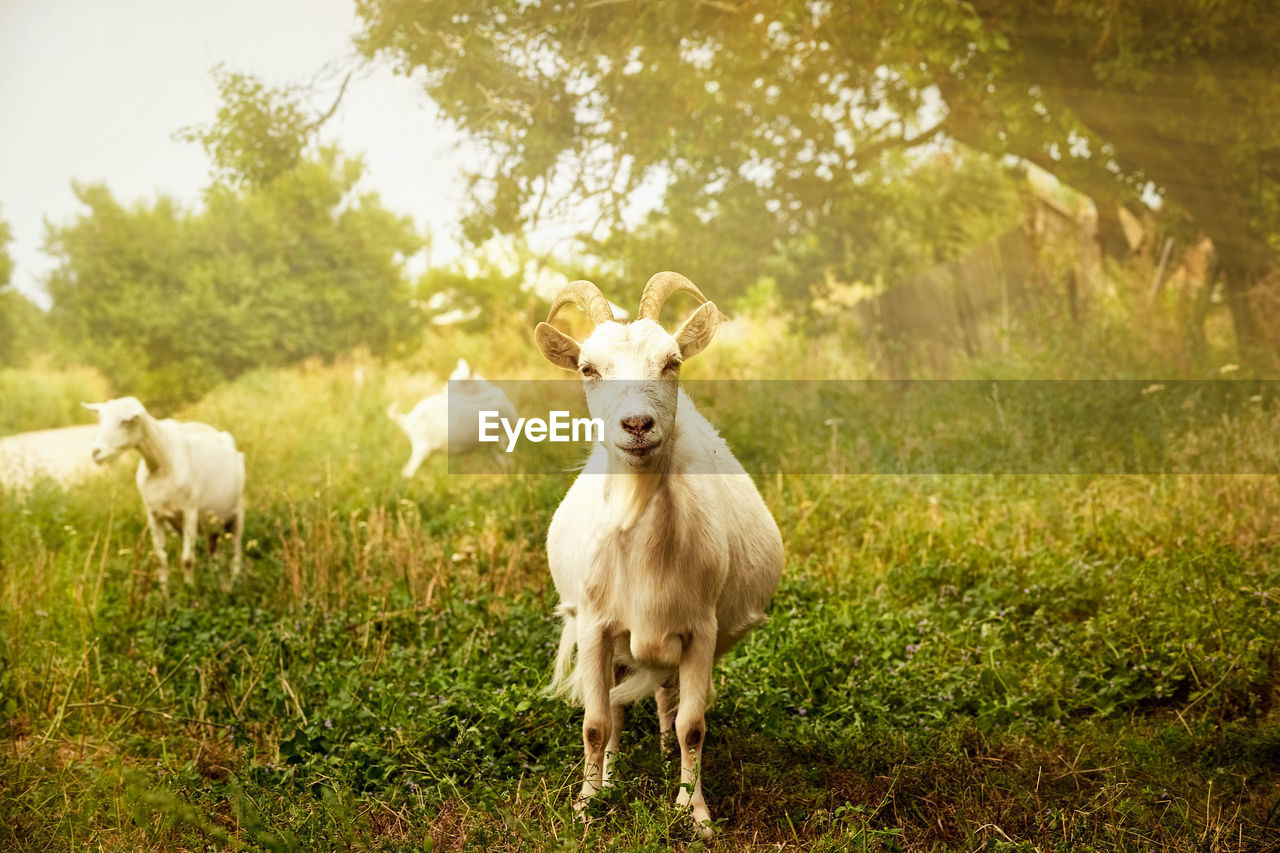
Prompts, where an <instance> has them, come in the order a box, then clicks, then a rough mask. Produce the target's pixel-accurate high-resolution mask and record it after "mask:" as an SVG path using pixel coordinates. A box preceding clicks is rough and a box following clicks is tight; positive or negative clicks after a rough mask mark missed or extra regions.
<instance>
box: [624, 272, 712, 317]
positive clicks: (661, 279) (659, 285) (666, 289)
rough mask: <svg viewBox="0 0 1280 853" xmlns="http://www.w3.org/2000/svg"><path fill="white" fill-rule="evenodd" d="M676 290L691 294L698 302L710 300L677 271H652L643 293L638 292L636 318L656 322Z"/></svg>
mask: <svg viewBox="0 0 1280 853" xmlns="http://www.w3.org/2000/svg"><path fill="white" fill-rule="evenodd" d="M677 290H683V291H684V292H685V293H688V294H692V295H693V296H695V297H697V299H698V301H699V302H710V301H711V300H709V299H707V297H705V296H703V295H702V291H701V290H698V288H697V287H695V286H694V283H693V282H691V281H689V279H687V278H685V277H684V276H682V275H680V273H678V272H660V273H654V275H653V278H651V279H649V281H648V282H647V283H646V284H645V286H644V293H642V294H640V308H639V310H637V311H636V319H637V320H653V321H654V322H657V320H658V315H659V314H660V313H661V312H662V306H663V304H664V303H665V302H666V301H667V299H669V298H670V297H671V294H673V293H675V292H676V291H677Z"/></svg>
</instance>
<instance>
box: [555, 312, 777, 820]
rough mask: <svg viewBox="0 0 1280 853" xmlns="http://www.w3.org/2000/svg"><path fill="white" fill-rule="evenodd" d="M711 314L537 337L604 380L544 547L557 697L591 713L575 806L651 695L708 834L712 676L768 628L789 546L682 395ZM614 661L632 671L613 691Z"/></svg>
mask: <svg viewBox="0 0 1280 853" xmlns="http://www.w3.org/2000/svg"><path fill="white" fill-rule="evenodd" d="M703 308H704V309H707V310H705V311H703V310H701V309H700V311H699V312H697V313H695V315H694V317H692V318H690V320H689V321H688V322H687V323H686V324H685V326H684V327H682V328H681V329H680V331H679V332H677V333H676V335H675V336H674V337H673V336H672V335H669V334H667V333H666V332H665V331H663V330H662V328H661V327H660V326H658V325H657V324H656V323H655V322H653V321H651V320H645V319H642V320H638V321H636V322H634V323H632V324H630V325H628V326H623V325H621V324H618V323H609V322H606V323H601V324H600V325H599V326H597V327H596V328H595V330H594V331H593V332H592V334H591V336H590V337H588V338H587V339H586V340H585V341H583V342H582V343H581V345H580V351H577V348H576V347H575V345H574V342H573V341H572V339H568V338H563V339H562V340H558V339H556V334H558V333H553V334H551V335H546V334H543V333H542V332H540V335H539V343H540V345H541V346H542V348H543V352H544V354H545V355H547V357H548V358H549V359H550V360H551V361H553V362H554V363H557V364H560V365H561V366H565V367H570V366H575V367H578V368H582V369H589V370H591V371H592V372H593V373H594V374H595V375H596V376H598V377H601V378H588V379H586V380H585V381H584V386H585V391H586V396H587V401H588V408H589V409H590V410H591V415H592V416H593V417H597V416H598V417H601V418H602V419H603V420H604V423H605V441H604V442H603V443H600V444H597V445H596V446H595V448H594V450H593V451H592V453H591V455H590V457H589V458H588V460H587V463H586V466H585V467H584V469H583V471H582V473H581V474H580V475H579V476H578V478H577V479H576V480H575V482H574V484H573V486H572V487H571V488H570V489H569V492H568V494H567V495H566V496H565V498H564V501H563V502H562V503H561V504H560V507H559V508H558V509H557V510H556V513H555V516H554V518H553V519H552V522H551V528H550V531H549V532H548V536H547V557H548V560H549V563H550V567H551V574H552V578H553V579H554V582H555V586H556V590H557V592H558V593H559V594H560V599H561V604H560V608H559V612H560V614H561V616H562V618H563V620H564V626H563V630H562V633H561V638H560V645H559V651H558V653H557V655H556V664H555V677H554V680H553V684H552V688H553V690H554V691H555V692H559V693H564V694H568V695H569V696H570V697H571V698H572V699H573V700H574V701H575V702H576V703H578V704H581V705H583V706H584V708H585V719H584V723H583V738H584V745H585V750H586V765H587V766H586V778H585V780H584V783H583V788H582V793H581V797H580V801H585V800H586V799H587V798H589V797H590V796H592V795H593V794H594V793H595V792H596V791H597V790H598V789H599V788H600V787H601V786H602V785H604V784H606V783H607V782H608V779H609V774H610V764H611V754H612V753H613V752H615V751H616V750H617V747H618V734H619V729H620V727H621V724H622V706H624V705H626V704H628V703H630V702H633V701H635V700H636V699H639V698H641V697H642V696H645V695H647V694H649V693H651V692H652V693H654V694H655V698H656V699H657V702H658V715H659V729H660V732H661V734H662V738H663V740H664V741H666V740H668V739H669V737H670V732H671V728H672V714H673V712H674V714H675V720H674V722H675V729H676V734H677V736H678V738H679V742H680V746H681V785H682V787H681V790H680V794H679V795H678V797H677V802H678V803H680V804H681V805H686V806H689V807H690V808H691V809H692V812H693V817H694V819H695V821H696V822H697V824H698V826H699V828H700V831H702V832H703V833H704V834H709V833H710V829H709V821H710V814H709V811H708V809H707V806H706V802H705V799H704V797H703V795H702V790H701V752H702V742H703V734H704V732H705V721H704V712H705V709H706V705H707V702H708V701H709V699H710V696H711V693H712V687H711V671H712V666H713V664H714V661H715V660H716V659H717V658H719V657H720V656H721V655H722V654H724V653H725V652H726V651H728V650H729V649H730V648H732V647H733V646H734V645H735V644H736V643H737V642H738V641H739V640H740V639H741V638H742V637H743V635H745V634H746V633H747V632H748V631H750V630H751V629H752V628H754V627H755V626H757V625H759V624H761V623H762V622H763V621H764V619H765V616H764V609H765V607H766V606H767V605H768V603H769V600H770V599H771V598H772V596H773V592H774V590H775V588H776V587H777V584H778V579H779V577H780V575H781V571H782V564H783V546H782V538H781V535H780V534H779V532H778V527H777V524H776V523H775V522H774V520H773V517H772V515H771V514H770V512H769V510H768V508H767V507H766V505H765V503H764V500H763V499H762V498H761V496H760V493H759V491H758V490H757V489H756V486H755V484H754V483H753V482H752V480H751V478H750V476H749V475H748V474H747V473H746V472H745V470H744V469H743V468H742V466H741V464H740V463H739V462H738V461H737V460H736V459H735V458H734V457H733V454H732V453H731V451H730V450H729V447H728V445H727V444H726V443H725V441H724V440H723V439H722V438H721V437H720V435H719V434H718V433H717V432H716V430H715V429H714V428H713V427H712V426H711V424H710V423H708V421H707V420H706V418H704V417H703V416H702V414H701V413H699V412H698V411H697V409H696V408H695V407H694V405H693V403H692V401H691V400H690V399H689V398H688V397H687V396H686V395H685V393H684V392H683V391H681V390H678V388H677V385H676V374H678V371H679V362H680V361H682V360H683V358H684V357H686V356H688V355H693V354H695V353H696V352H698V351H699V350H701V349H702V347H703V346H705V345H706V343H707V342H708V341H709V340H710V337H711V334H712V333H713V332H714V327H715V323H716V318H717V317H718V312H717V311H716V310H715V306H714V305H711V304H709V303H708V304H707V305H704V306H703ZM699 314H701V315H702V317H701V318H699ZM695 321H698V322H697V323H695ZM691 325H693V326H694V328H692V329H690V326H691ZM543 331H545V330H543ZM562 348H563V349H562ZM673 364H674V367H673ZM610 379H622V380H640V381H621V382H610V381H609V380H610ZM638 414H645V415H651V416H652V418H653V424H652V426H651V427H650V428H649V429H648V430H647V431H646V432H645V433H644V434H643V435H642V436H640V437H636V436H634V435H633V434H631V433H630V432H629V431H628V430H627V429H626V428H625V426H622V424H623V423H624V421H625V420H627V419H628V418H630V417H631V416H633V415H638ZM628 449H630V450H632V451H633V452H628ZM637 453H638V454H639V455H636V454H637ZM575 649H576V652H577V661H576V664H575V661H574V656H575ZM617 666H625V667H627V668H628V670H629V671H630V674H629V675H627V676H626V677H625V678H624V679H623V680H622V681H620V682H618V683H617V684H615V683H614V673H615V667H617ZM677 681H678V686H679V694H678V710H677V706H676V702H677V695H676V692H675V690H674V689H673V688H674V687H675V686H676V682H677ZM605 733H607V734H605ZM602 735H604V737H603V738H602ZM604 740H607V743H605V742H604Z"/></svg>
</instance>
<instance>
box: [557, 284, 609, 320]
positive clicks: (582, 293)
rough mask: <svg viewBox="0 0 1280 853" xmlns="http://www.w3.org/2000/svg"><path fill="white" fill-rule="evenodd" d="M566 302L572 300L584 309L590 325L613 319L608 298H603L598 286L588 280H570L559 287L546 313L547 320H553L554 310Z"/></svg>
mask: <svg viewBox="0 0 1280 853" xmlns="http://www.w3.org/2000/svg"><path fill="white" fill-rule="evenodd" d="M568 302H572V303H573V304H574V305H577V306H578V307H579V308H581V309H582V310H583V311H586V312H587V316H588V317H590V318H591V325H593V326H598V325H600V324H601V323H608V322H610V321H611V320H613V308H611V307H610V306H609V300H608V299H605V298H604V294H603V293H601V292H600V288H598V287H596V286H595V285H594V284H592V283H591V282H589V281H586V280H583V279H579V280H578V281H571V282H569V283H568V284H566V285H565V286H564V287H562V288H560V292H559V293H557V294H556V298H555V300H554V301H553V302H552V303H551V311H550V312H548V313H547V322H548V323H550V322H551V321H552V320H554V319H555V316H556V312H557V311H559V310H560V309H561V308H563V307H564V306H565V303H568Z"/></svg>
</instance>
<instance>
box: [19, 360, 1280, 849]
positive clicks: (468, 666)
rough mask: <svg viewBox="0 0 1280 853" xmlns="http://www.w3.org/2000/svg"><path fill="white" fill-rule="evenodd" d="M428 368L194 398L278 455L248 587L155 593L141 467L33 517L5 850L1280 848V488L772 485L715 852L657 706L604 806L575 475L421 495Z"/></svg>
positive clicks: (207, 567)
mask: <svg viewBox="0 0 1280 853" xmlns="http://www.w3.org/2000/svg"><path fill="white" fill-rule="evenodd" d="M827 345H829V344H826V345H824V346H827ZM776 346H777V348H778V349H779V351H781V350H786V351H799V350H801V349H803V345H802V344H799V343H797V342H796V341H795V340H794V339H792V338H781V339H780V340H779V341H778V343H777V344H776ZM442 349H443V348H442ZM714 349H715V348H714V347H713V348H712V350H713V351H714ZM778 354H779V353H778V351H775V352H773V355H774V356H778ZM753 357H754V358H756V359H759V360H761V361H762V363H768V361H769V357H770V352H769V351H768V350H767V349H766V348H763V347H756V348H755V350H754V353H753ZM504 358H506V359H508V360H509V363H506V364H503V365H501V366H500V367H499V368H498V369H485V368H484V367H483V365H484V361H483V360H481V359H477V360H476V363H477V365H478V366H481V367H482V369H483V370H485V372H486V373H488V374H490V375H495V376H498V375H504V372H505V373H506V375H544V376H545V375H553V374H549V373H546V372H540V371H542V370H543V369H542V368H541V367H536V368H535V367H534V366H533V363H532V362H531V361H528V362H526V363H525V364H524V365H523V367H521V366H519V362H518V359H517V357H516V356H514V355H509V356H504ZM775 363H777V362H775ZM724 364H725V363H718V362H713V361H709V365H710V367H709V368H708V371H707V373H705V374H704V375H716V374H715V373H714V370H716V369H719V368H720V367H722V366H724ZM449 366H450V365H448V364H434V362H433V363H432V365H431V367H432V369H433V370H434V371H436V372H438V373H443V372H447V369H448V367H449ZM753 369H754V368H753ZM517 371H518V372H517ZM762 372H765V371H762ZM412 382H413V380H412V378H411V376H410V375H409V374H405V373H385V372H381V371H374V372H372V374H371V378H370V382H369V383H368V384H367V385H365V386H364V387H363V388H360V389H357V388H356V387H355V386H354V385H353V384H352V381H351V375H350V371H349V370H348V369H346V368H344V367H339V368H332V369H330V368H320V367H314V366H312V367H303V368H299V369H295V370H289V371H279V372H271V373H267V372H263V373H257V374H252V375H249V376H246V377H243V378H242V379H241V380H239V381H237V382H236V383H234V384H232V385H230V386H228V387H226V388H223V389H221V390H219V391H217V392H215V393H214V394H212V395H211V396H210V397H208V398H206V399H205V400H203V401H202V402H201V403H199V404H197V405H196V406H194V407H192V408H190V409H189V410H187V411H186V412H183V413H181V415H182V416H183V417H191V418H197V419H202V420H207V421H209V422H211V423H215V424H218V425H221V426H225V427H228V428H230V429H232V430H233V431H234V432H235V434H236V436H237V439H238V441H239V443H240V445H241V447H242V449H243V450H244V451H245V453H246V456H247V458H248V467H249V477H250V488H249V494H248V502H249V519H248V529H247V533H246V542H247V551H246V555H247V565H246V570H245V575H244V577H243V578H242V580H241V582H240V583H238V584H237V585H236V586H235V587H234V588H232V589H230V590H226V589H224V588H223V583H222V582H223V579H224V578H223V574H224V572H225V568H226V566H225V563H220V562H216V561H214V562H210V561H209V560H207V559H206V558H204V557H203V552H201V553H202V557H201V563H200V565H199V567H198V584H197V587H196V588H194V589H187V588H183V587H182V586H181V585H180V584H176V580H175V586H174V588H173V589H172V590H171V591H170V593H169V594H168V595H167V596H165V595H163V594H162V593H161V591H160V590H158V589H157V588H156V586H155V584H154V574H153V566H152V563H151V559H150V555H149V544H148V541H147V538H146V534H145V530H144V526H143V523H142V517H141V512H140V510H139V505H138V497H137V494H136V491H135V490H134V488H133V485H132V482H131V476H130V473H129V471H130V468H131V464H132V463H131V462H124V463H120V464H118V465H117V466H116V467H115V468H114V469H113V470H111V471H110V472H108V473H107V475H106V476H104V477H103V478H101V479H99V480H96V481H94V482H91V483H88V484H85V485H84V486H82V487H79V488H76V489H70V490H63V489H61V488H59V487H57V486H55V485H53V484H51V483H48V482H42V483H40V484H38V485H37V486H36V487H35V489H34V490H33V491H32V492H31V493H30V494H28V495H25V496H20V495H17V494H11V493H0V531H2V532H3V536H2V538H0V561H2V562H3V565H2V568H0V732H2V740H0V849H6V850H8V849H13V850H76V851H79V850H104V851H115V850H157V851H158V850H166V851H171V850H191V851H195V850H210V849H213V850H223V849H227V850H299V851H308V850H321V849H354V850H458V849H474V850H513V851H514V850H560V849H591V850H595V849H612V850H655V851H656V850H667V849H672V848H687V849H702V848H703V847H709V848H714V849H718V850H765V849H769V850H773V849H796V850H801V849H803V850H831V851H835V850H841V851H846V850H847V851H860V850H886V851H887V850H1009V851H1013V850H1060V851H1082V850H1083V851H1087V850H1205V851H1237V850H1239V851H1246V850H1257V851H1261V850H1270V849H1275V848H1276V846H1277V845H1280V808H1278V807H1277V803H1280V710H1278V709H1277V699H1280V671H1278V669H1277V667H1280V607H1277V604H1276V602H1277V600H1280V571H1278V570H1277V557H1278V556H1280V542H1278V541H1277V538H1276V534H1275V531H1274V520H1275V519H1276V518H1278V517H1280V482H1278V481H1277V478H1276V477H1274V476H1250V477H1244V476H1234V477H1233V476H1214V477H1208V476H1199V477H1197V476H1180V477H1171V476H1165V477H1139V476H1092V477H1090V476H1038V477H1032V476H947V477H942V476H843V477H836V476H771V477H762V478H761V479H760V486H761V490H762V492H763V494H764V496H765V499H766V501H767V502H768V503H769V505H770V507H771V508H772V509H773V511H774V513H775V515H776V517H777V519H778V522H779V526H780V528H781V529H782V531H783V535H784V539H785V540H786V543H787V547H788V561H787V567H786V573H785V577H784V581H783V584H782V587H781V589H780V590H779V592H778V595H777V597H776V599H775V601H774V604H773V607H772V610H771V621H770V622H769V623H768V624H767V625H766V626H765V627H763V628H762V629H760V630H759V631H757V632H755V633H754V634H753V635H751V636H750V637H749V638H748V639H747V640H746V641H744V643H743V644H742V645H741V646H740V647H739V648H738V649H737V650H735V652H733V653H732V654H731V655H730V656H729V657H727V658H726V659H725V660H724V661H723V662H722V663H721V665H720V666H719V667H718V668H717V675H716V688H717V693H718V695H717V700H716V704H715V706H714V708H713V709H712V711H711V712H710V715H709V721H708V725H709V732H708V748H707V769H706V773H707V777H706V780H705V788H706V792H707V796H708V801H709V803H710V806H711V810H712V814H713V816H714V817H715V818H716V819H717V821H718V822H719V834H718V836H717V838H716V839H715V840H714V841H712V842H711V843H710V844H709V845H704V844H703V843H702V842H698V841H695V840H694V836H693V833H692V831H691V828H690V826H689V825H688V823H687V821H686V819H685V818H684V817H683V816H682V815H681V814H679V813H678V812H677V811H676V810H675V809H674V808H673V807H672V806H671V802H672V800H673V798H674V795H675V790H676V785H677V780H678V772H677V769H676V767H675V765H674V764H673V762H672V761H671V757H670V756H663V755H661V754H659V751H658V747H657V736H656V726H655V724H654V721H653V719H652V717H653V707H652V703H651V702H650V703H642V704H640V705H638V706H636V707H635V708H634V709H632V710H631V711H629V719H628V723H627V728H626V731H625V733H624V738H623V748H624V753H625V754H624V757H623V759H622V762H623V766H622V771H621V777H620V778H621V781H620V784H619V785H618V786H616V787H615V788H613V789H611V790H609V791H607V792H606V793H605V794H603V795H602V796H601V797H600V798H599V800H598V801H596V802H594V803H593V804H592V806H591V809H590V814H591V816H592V819H591V821H590V823H588V824H586V825H583V824H581V823H578V822H576V821H575V819H574V818H573V814H572V807H571V802H572V797H573V795H574V793H575V792H576V789H577V784H578V774H579V771H580V767H579V762H580V761H581V746H580V744H581V716H580V712H575V711H574V710H572V709H570V708H568V707H567V706H564V705H563V704H561V703H560V702H558V701H554V700H550V699H547V698H545V697H544V696H542V694H541V692H540V690H541V688H542V687H543V686H544V685H545V683H546V682H547V679H548V675H549V670H550V663H551V657H552V654H553V646H554V643H555V640H556V637H557V624H556V620H555V619H554V618H553V616H552V608H553V606H554V603H555V601H554V595H553V592H552V591H551V589H550V583H549V576H548V573H547V567H546V558H545V552H544V550H543V537H544V534H545V531H546V528H547V524H548V523H549V521H550V517H551V513H552V512H553V511H554V509H555V506H556V504H557V502H558V501H559V499H560V497H561V496H562V495H563V493H564V491H565V489H566V488H567V487H568V484H569V477H568V475H565V476H536V477H535V476H527V477H502V476H465V477H464V476H450V475H448V474H447V473H446V465H445V462H444V461H443V460H442V459H439V458H437V459H434V460H431V461H429V462H428V464H427V465H426V466H424V469H423V471H422V472H420V473H419V476H418V478H417V479H415V480H413V481H410V482H406V481H402V480H401V479H400V478H399V477H398V473H397V472H398V469H399V466H400V465H401V464H402V463H403V461H404V458H405V457H406V456H407V454H408V446H407V442H406V441H405V440H404V438H403V436H402V435H401V434H400V433H399V432H398V430H397V429H396V428H395V427H394V425H392V424H391V423H390V422H389V421H388V420H387V419H386V418H385V415H384V414H383V410H384V409H385V407H386V403H387V402H388V401H389V399H391V398H392V397H393V396H396V397H398V398H399V399H400V400H401V402H402V404H407V403H408V402H409V401H410V400H411V399H412V398H413V396H414V395H415V394H416V393H417V392H418V391H421V390H426V389H424V388H415V387H411V385H412ZM1265 435H1266V433H1265V432H1264V431H1259V432H1257V433H1256V435H1255V433H1250V436H1254V437H1255V438H1254V439H1251V440H1255V439H1256V440H1259V441H1260V440H1263V438H1264V437H1265ZM729 438H730V440H731V442H732V441H736V440H737V439H738V438H741V439H742V440H743V441H746V440H748V437H747V436H746V435H743V436H740V437H739V436H735V435H734V434H733V433H731V432H730V433H729ZM821 450H822V448H821V447H818V448H815V449H814V452H821Z"/></svg>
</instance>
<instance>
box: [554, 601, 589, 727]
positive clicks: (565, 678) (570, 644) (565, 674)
mask: <svg viewBox="0 0 1280 853" xmlns="http://www.w3.org/2000/svg"><path fill="white" fill-rule="evenodd" d="M556 612H557V613H559V614H560V618H561V619H563V620H564V624H563V625H562V626H561V628H560V646H559V648H557V649H556V664H555V669H554V670H552V675H551V683H550V684H548V685H547V690H546V693H547V695H548V696H560V697H563V698H565V699H568V700H569V701H570V702H571V703H573V704H574V705H581V704H582V691H581V690H580V689H579V688H578V679H577V678H576V677H575V676H576V675H577V673H576V672H575V670H574V666H573V658H574V652H575V651H576V650H577V648H578V620H577V619H576V618H575V617H576V615H577V609H576V608H575V607H574V606H573V605H572V604H561V605H560V606H559V607H558V608H556Z"/></svg>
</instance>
